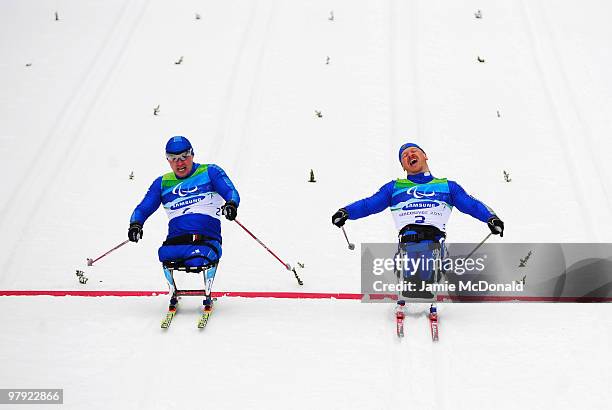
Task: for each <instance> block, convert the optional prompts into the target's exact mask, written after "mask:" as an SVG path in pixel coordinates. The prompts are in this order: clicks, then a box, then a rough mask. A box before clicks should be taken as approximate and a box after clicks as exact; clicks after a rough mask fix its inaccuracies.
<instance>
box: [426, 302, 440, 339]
mask: <svg viewBox="0 0 612 410" xmlns="http://www.w3.org/2000/svg"><path fill="white" fill-rule="evenodd" d="M428 317H429V328H430V330H431V340H432V341H433V342H437V341H438V308H437V307H436V305H435V304H433V303H432V304H431V306H430V307H429V316H428Z"/></svg>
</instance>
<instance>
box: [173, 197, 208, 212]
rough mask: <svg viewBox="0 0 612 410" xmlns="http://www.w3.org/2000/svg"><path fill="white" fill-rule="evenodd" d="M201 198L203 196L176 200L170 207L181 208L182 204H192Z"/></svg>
mask: <svg viewBox="0 0 612 410" xmlns="http://www.w3.org/2000/svg"><path fill="white" fill-rule="evenodd" d="M202 199H204V198H191V199H186V200H184V201H181V202H177V203H176V204H174V205H172V206H171V207H170V209H172V210H175V209H179V208H182V207H184V206H187V205H193V204H195V203H198V202H200V201H201V200H202Z"/></svg>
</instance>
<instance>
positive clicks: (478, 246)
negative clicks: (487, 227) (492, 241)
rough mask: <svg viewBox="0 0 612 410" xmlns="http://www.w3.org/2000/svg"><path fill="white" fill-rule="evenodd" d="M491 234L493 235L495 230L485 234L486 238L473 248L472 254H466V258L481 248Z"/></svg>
mask: <svg viewBox="0 0 612 410" xmlns="http://www.w3.org/2000/svg"><path fill="white" fill-rule="evenodd" d="M491 235H493V232H491V233H489V234H488V235H487V236H485V238H484V239H483V240H482V241H481V242H480V243H479V244H478V245H477V246H476V247H475V248H474V249H472V252H470V254H469V255H468V256H466V257H465V259H468V258H469V257H470V256H472V254H473V253H474V252H476V251H477V250H478V248H480V247H481V246H482V245H483V244H484V243H485V242H486V240H487V239H489V236H491Z"/></svg>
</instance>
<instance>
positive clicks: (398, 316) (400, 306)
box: [395, 300, 406, 337]
mask: <svg viewBox="0 0 612 410" xmlns="http://www.w3.org/2000/svg"><path fill="white" fill-rule="evenodd" d="M405 304H406V301H404V300H398V301H397V307H396V308H395V324H396V328H397V337H404V318H405V317H406V314H405V313H404V305H405Z"/></svg>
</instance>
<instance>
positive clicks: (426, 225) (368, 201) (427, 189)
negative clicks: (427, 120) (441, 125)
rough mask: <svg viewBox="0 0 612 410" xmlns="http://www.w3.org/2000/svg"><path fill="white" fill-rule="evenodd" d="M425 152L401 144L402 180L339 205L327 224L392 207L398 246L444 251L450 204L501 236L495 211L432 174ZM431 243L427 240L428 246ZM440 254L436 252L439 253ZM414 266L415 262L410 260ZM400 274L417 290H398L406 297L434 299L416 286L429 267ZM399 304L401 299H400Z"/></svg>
mask: <svg viewBox="0 0 612 410" xmlns="http://www.w3.org/2000/svg"><path fill="white" fill-rule="evenodd" d="M427 160H428V157H427V154H426V153H425V151H424V150H423V149H422V148H421V147H420V146H418V145H417V144H415V143H406V144H404V145H402V146H401V147H400V149H399V161H400V163H401V165H402V167H403V169H404V171H406V174H407V175H406V178H405V179H396V180H393V181H390V182H388V183H386V184H385V185H383V186H382V187H381V188H380V189H379V190H378V192H376V193H375V194H374V195H372V196H370V197H368V198H364V199H361V200H359V201H356V202H353V203H352V204H350V205H347V206H345V207H343V208H341V209H339V210H338V211H337V212H336V213H335V214H334V215H333V216H332V223H333V224H334V225H336V226H338V227H342V226H343V225H344V224H345V222H346V221H347V220H349V219H350V220H354V219H360V218H364V217H366V216H369V215H372V214H375V213H378V212H381V211H383V210H385V209H387V208H391V216H392V217H393V220H394V222H395V226H396V228H397V230H398V235H399V242H400V245H401V246H400V250H402V251H403V252H406V253H407V254H408V255H410V253H411V250H413V251H414V250H417V253H418V252H420V253H421V255H422V250H423V249H426V250H427V249H428V250H429V252H433V250H434V249H436V248H437V249H439V250H440V251H442V250H443V246H442V243H443V241H444V239H445V237H446V224H447V222H448V219H449V217H450V214H451V211H452V209H453V207H456V208H457V209H458V210H459V211H461V212H463V213H466V214H468V215H471V216H473V217H474V218H476V219H478V220H479V221H482V222H485V223H486V224H487V226H488V227H489V228H490V230H491V232H492V233H493V234H494V235H500V236H502V237H503V236H504V223H503V222H502V221H501V219H499V218H498V217H497V215H496V214H495V212H493V210H492V209H491V208H489V207H488V206H486V205H485V204H484V203H482V202H481V201H479V200H477V199H475V198H474V197H472V196H470V195H468V194H467V193H466V192H465V190H464V189H463V188H462V187H461V186H460V185H459V184H458V183H457V182H455V181H450V180H447V179H446V178H435V177H433V176H432V175H431V172H430V171H429V166H428V165H427ZM428 244H432V245H428ZM438 257H441V252H439V253H438ZM413 266H414V265H413ZM403 276H404V278H405V279H406V280H407V281H408V282H410V283H415V284H417V286H415V287H414V288H415V289H417V290H416V291H410V292H402V295H403V296H405V297H406V298H409V299H418V300H423V299H425V300H433V298H434V295H433V293H432V292H430V291H426V290H424V291H420V289H421V288H423V286H419V285H421V284H422V282H423V281H425V282H428V283H432V282H433V281H434V280H435V279H439V278H435V277H434V275H433V274H432V271H431V269H429V270H428V269H422V270H421V271H419V272H406V271H404V275H403ZM399 302H400V303H401V304H402V305H403V303H404V301H402V300H401V297H400V301H399Z"/></svg>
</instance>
